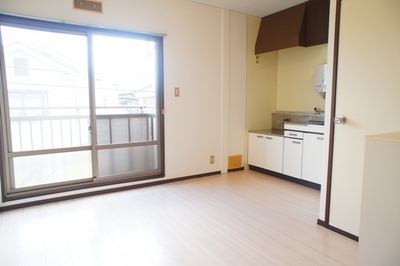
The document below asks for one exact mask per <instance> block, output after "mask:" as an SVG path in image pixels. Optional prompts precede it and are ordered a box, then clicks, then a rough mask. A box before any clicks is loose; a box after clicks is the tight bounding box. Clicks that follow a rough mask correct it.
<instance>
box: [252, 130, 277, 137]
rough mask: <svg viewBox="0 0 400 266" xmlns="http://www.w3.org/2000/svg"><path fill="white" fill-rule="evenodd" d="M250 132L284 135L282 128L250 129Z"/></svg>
mask: <svg viewBox="0 0 400 266" xmlns="http://www.w3.org/2000/svg"><path fill="white" fill-rule="evenodd" d="M249 132H250V133H256V134H264V135H274V136H283V134H284V132H283V130H280V129H259V130H250V131H249Z"/></svg>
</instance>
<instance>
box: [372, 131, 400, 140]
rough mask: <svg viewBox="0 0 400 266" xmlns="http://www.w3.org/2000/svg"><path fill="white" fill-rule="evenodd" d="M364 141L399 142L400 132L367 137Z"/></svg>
mask: <svg viewBox="0 0 400 266" xmlns="http://www.w3.org/2000/svg"><path fill="white" fill-rule="evenodd" d="M365 138H366V139H372V140H380V141H386V142H400V132H391V133H384V134H377V135H367V136H366V137H365Z"/></svg>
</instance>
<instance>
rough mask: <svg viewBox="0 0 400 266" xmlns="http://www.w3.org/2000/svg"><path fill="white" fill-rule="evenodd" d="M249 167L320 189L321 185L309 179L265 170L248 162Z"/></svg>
mask: <svg viewBox="0 0 400 266" xmlns="http://www.w3.org/2000/svg"><path fill="white" fill-rule="evenodd" d="M249 169H250V170H253V171H257V172H260V173H263V174H267V175H270V176H273V177H277V178H280V179H284V180H286V181H290V182H293V183H296V184H299V185H303V186H306V187H309V188H312V189H315V190H319V191H320V190H321V185H320V184H316V183H313V182H309V181H306V180H303V179H299V178H295V177H291V176H288V175H284V174H281V173H277V172H274V171H270V170H267V169H264V168H260V167H257V166H254V165H250V164H249Z"/></svg>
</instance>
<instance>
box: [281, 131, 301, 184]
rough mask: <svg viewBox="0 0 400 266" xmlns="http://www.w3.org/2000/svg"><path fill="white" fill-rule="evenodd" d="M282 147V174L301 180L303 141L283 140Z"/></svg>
mask: <svg viewBox="0 0 400 266" xmlns="http://www.w3.org/2000/svg"><path fill="white" fill-rule="evenodd" d="M283 147H284V149H283V174H285V175H288V176H291V177H296V178H301V166H302V157H303V140H301V139H291V138H285V140H284V144H283Z"/></svg>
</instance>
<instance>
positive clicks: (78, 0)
mask: <svg viewBox="0 0 400 266" xmlns="http://www.w3.org/2000/svg"><path fill="white" fill-rule="evenodd" d="M74 8H75V9H81V10H87V11H93V12H98V13H103V3H102V2H97V1H88V0H74Z"/></svg>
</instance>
